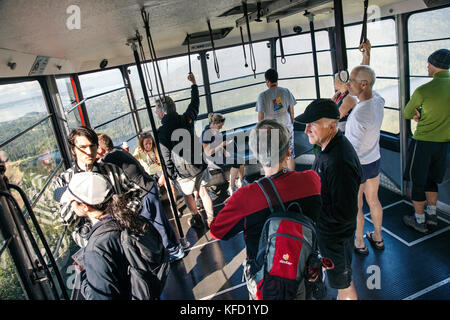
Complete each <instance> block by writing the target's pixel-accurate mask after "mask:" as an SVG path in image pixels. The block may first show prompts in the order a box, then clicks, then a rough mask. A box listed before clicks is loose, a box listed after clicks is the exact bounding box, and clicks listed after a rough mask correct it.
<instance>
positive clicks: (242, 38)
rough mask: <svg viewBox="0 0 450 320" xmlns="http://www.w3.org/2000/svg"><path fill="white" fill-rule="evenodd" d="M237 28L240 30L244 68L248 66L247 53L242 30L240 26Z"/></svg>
mask: <svg viewBox="0 0 450 320" xmlns="http://www.w3.org/2000/svg"><path fill="white" fill-rule="evenodd" d="M239 30H240V32H241V42H242V50H243V51H244V62H245V64H244V66H245V67H246V68H248V63H247V54H246V53H245V44H244V34H243V32H242V27H239Z"/></svg>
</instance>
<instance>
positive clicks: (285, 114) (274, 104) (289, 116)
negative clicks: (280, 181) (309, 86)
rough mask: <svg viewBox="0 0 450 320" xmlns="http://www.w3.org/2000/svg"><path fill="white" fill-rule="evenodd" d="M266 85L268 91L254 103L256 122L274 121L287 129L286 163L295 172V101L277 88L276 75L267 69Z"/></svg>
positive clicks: (285, 90)
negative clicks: (288, 143) (289, 137)
mask: <svg viewBox="0 0 450 320" xmlns="http://www.w3.org/2000/svg"><path fill="white" fill-rule="evenodd" d="M264 77H265V79H266V84H267V87H268V88H269V89H267V90H266V91H264V92H262V93H260V94H259V96H258V101H257V102H256V111H257V112H258V122H261V121H262V120H264V119H274V120H276V121H277V122H278V123H280V124H281V125H283V126H285V127H286V128H288V129H289V133H290V135H291V140H290V146H289V150H290V156H289V157H288V160H287V163H288V168H289V170H295V162H294V158H295V153H294V125H293V123H294V105H295V104H296V103H297V101H295V98H294V96H293V95H292V93H291V92H290V91H289V90H288V89H286V88H282V87H279V86H278V73H277V71H276V70H274V69H269V70H267V71H266V73H265V74H264Z"/></svg>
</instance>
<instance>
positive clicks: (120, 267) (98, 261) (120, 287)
mask: <svg viewBox="0 0 450 320" xmlns="http://www.w3.org/2000/svg"><path fill="white" fill-rule="evenodd" d="M83 261H84V263H83V266H84V270H85V271H83V273H82V276H81V293H82V294H83V296H84V298H85V299H87V300H117V299H127V300H130V281H129V277H128V261H127V258H126V256H125V254H124V252H123V249H122V246H121V243H120V231H119V228H118V226H117V224H116V222H115V221H114V220H112V219H111V218H105V219H103V220H102V221H100V222H98V223H97V224H95V225H94V227H93V228H92V230H91V232H90V234H89V236H88V244H87V246H86V248H84V256H83Z"/></svg>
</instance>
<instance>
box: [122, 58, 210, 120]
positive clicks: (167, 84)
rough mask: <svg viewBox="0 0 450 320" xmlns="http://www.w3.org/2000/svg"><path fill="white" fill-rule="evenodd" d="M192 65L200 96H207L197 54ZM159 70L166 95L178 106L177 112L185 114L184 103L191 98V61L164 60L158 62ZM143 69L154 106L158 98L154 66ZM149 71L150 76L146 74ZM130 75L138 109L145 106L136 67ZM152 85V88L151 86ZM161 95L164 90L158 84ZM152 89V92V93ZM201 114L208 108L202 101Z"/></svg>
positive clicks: (131, 69) (129, 71) (146, 66)
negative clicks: (189, 74) (189, 77)
mask: <svg viewBox="0 0 450 320" xmlns="http://www.w3.org/2000/svg"><path fill="white" fill-rule="evenodd" d="M191 65H192V73H193V74H194V76H195V79H196V81H197V85H198V86H199V94H200V96H202V95H204V94H205V89H204V86H203V76H202V69H201V63H200V60H199V59H198V55H197V54H193V55H191ZM158 66H159V70H160V72H161V77H162V79H163V85H164V91H165V93H166V95H168V96H170V97H171V98H172V99H173V100H174V101H175V104H176V106H177V112H178V113H180V114H181V113H183V112H184V111H186V108H187V105H188V104H189V102H187V104H185V103H183V101H180V100H185V99H188V100H190V97H191V83H190V82H189V80H187V76H188V73H189V60H188V58H187V57H177V58H170V59H164V60H161V61H159V62H158ZM142 69H143V72H144V75H145V76H146V81H147V83H146V85H147V90H148V95H149V98H150V103H151V104H152V105H154V102H155V100H156V99H157V98H158V90H157V82H156V80H155V76H154V69H153V64H152V63H151V62H149V63H146V64H143V65H142ZM146 70H148V72H149V73H148V74H147V73H146ZM128 73H129V75H130V82H131V87H132V88H133V94H134V98H135V100H136V105H137V107H138V108H141V107H144V106H145V101H144V95H143V93H142V86H141V83H140V79H139V74H138V72H137V68H136V66H131V67H130V68H128ZM148 76H149V77H150V82H148ZM150 83H151V86H150ZM158 86H159V91H160V94H162V88H161V86H160V84H159V82H158ZM150 89H152V90H151V92H150ZM199 110H200V114H202V113H206V110H207V107H206V103H204V101H202V100H201V101H200V107H199Z"/></svg>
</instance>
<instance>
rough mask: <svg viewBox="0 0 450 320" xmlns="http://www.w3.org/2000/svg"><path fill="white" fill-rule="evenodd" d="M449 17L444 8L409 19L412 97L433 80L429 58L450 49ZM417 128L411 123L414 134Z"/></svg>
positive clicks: (414, 15)
mask: <svg viewBox="0 0 450 320" xmlns="http://www.w3.org/2000/svg"><path fill="white" fill-rule="evenodd" d="M449 16H450V8H442V9H435V10H430V11H425V12H419V13H415V14H412V15H411V16H410V17H409V19H408V42H409V43H408V49H409V73H410V78H409V85H410V95H412V94H413V92H414V90H416V89H417V88H418V87H419V86H421V85H422V84H425V83H427V82H429V81H430V80H431V78H430V77H428V71H427V59H428V56H429V55H430V54H432V53H433V52H434V51H435V50H438V49H443V48H450V24H449V20H448V17H449ZM430 26H432V27H430ZM416 128H417V123H416V122H415V121H411V131H412V133H414V132H415V131H416Z"/></svg>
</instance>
